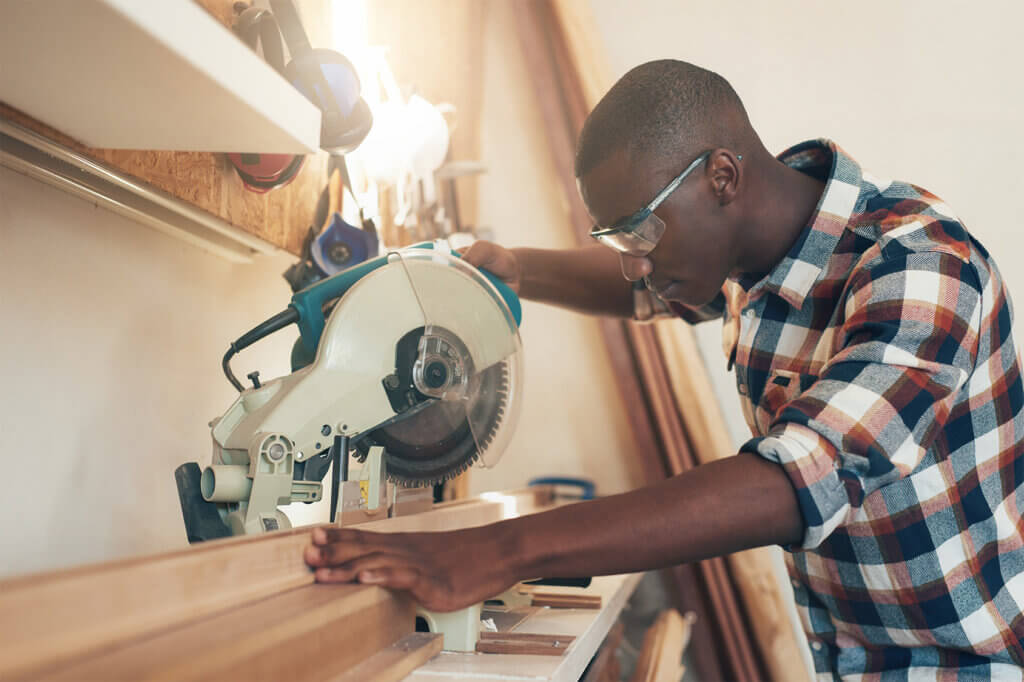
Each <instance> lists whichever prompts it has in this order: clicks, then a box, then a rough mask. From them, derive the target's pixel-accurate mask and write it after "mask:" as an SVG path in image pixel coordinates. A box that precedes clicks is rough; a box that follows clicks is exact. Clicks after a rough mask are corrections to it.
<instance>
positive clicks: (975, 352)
mask: <svg viewBox="0 0 1024 682" xmlns="http://www.w3.org/2000/svg"><path fill="white" fill-rule="evenodd" d="M576 174H577V177H578V178H579V185H580V191H581V193H582V195H583V199H584V201H585V202H586V205H587V207H588V209H589V211H590V213H591V215H592V216H593V218H594V221H595V223H596V227H595V228H594V232H593V235H594V236H595V238H596V239H597V240H599V241H600V242H602V244H601V245H595V246H594V247H591V248H586V249H581V250H573V251H565V252H555V251H541V250H531V249H518V250H506V249H503V248H501V247H499V246H497V245H494V244H488V243H480V244H477V245H474V247H473V248H472V249H470V251H469V252H468V253H467V254H466V259H467V260H468V261H469V262H471V263H473V264H475V265H478V266H481V267H486V268H488V269H490V270H491V271H492V272H494V273H495V274H497V275H499V276H501V277H503V278H504V279H505V280H506V281H508V282H509V283H510V284H511V285H512V286H513V287H514V288H517V289H518V290H519V292H520V294H521V295H522V296H524V297H525V298H528V299H534V300H540V301H546V302H550V303H555V304H559V305H563V306H567V307H570V308H573V309H576V310H582V311H587V312H592V313H597V314H616V315H632V316H634V317H639V318H649V317H652V316H655V315H665V314H676V315H678V316H680V317H683V318H684V319H686V320H688V321H690V322H698V321H702V320H706V319H714V318H722V319H724V333H725V340H726V347H727V348H729V349H730V352H729V358H730V360H729V361H730V364H731V365H732V366H733V368H734V370H735V372H736V382H737V388H738V391H739V393H740V395H741V398H742V400H743V403H744V406H745V417H746V419H747V422H748V424H749V425H750V428H751V431H752V432H753V435H754V437H753V438H752V439H751V440H750V441H748V442H747V443H746V444H744V446H743V447H742V448H741V449H740V453H739V454H737V455H736V456H735V457H730V458H727V459H724V460H720V461H716V462H714V463H712V464H707V465H704V466H700V467H698V468H696V469H694V470H692V471H689V472H687V473H685V474H683V475H681V476H677V477H674V478H672V479H669V480H666V481H664V482H662V483H660V484H657V485H654V486H651V487H648V488H645V489H643V490H639V491H635V492H631V493H627V494H624V495H617V496H614V497H609V498H605V499H601V500H598V501H594V502H587V503H582V504H579V505H574V506H572V507H568V508H563V509H558V510H554V511H550V512H546V513H543V514H538V515H534V516H528V517H524V518H520V519H515V520H511V521H506V522H502V523H499V524H495V525H493V526H488V527H485V528H480V529H470V530H464V531H458V532H455V533H443V534H415V535H402V536H384V535H374V534H370V533H360V532H358V531H355V530H331V531H324V530H318V531H316V533H315V535H314V543H315V544H314V546H313V547H310V548H308V550H307V555H306V558H307V561H308V562H309V563H310V565H311V566H314V567H317V579H318V580H321V581H348V580H360V581H362V582H366V583H377V584H382V585H385V586H388V587H393V588H398V589H405V590H409V591H410V592H412V594H413V595H414V596H415V597H416V598H417V599H418V600H420V601H421V602H422V603H424V604H425V605H426V606H428V607H430V608H434V609H441V610H444V609H454V608H457V607H460V606H463V605H466V604H469V603H472V602H474V601H479V600H481V599H484V598H486V597H489V596H491V595H493V594H495V593H497V592H499V591H500V590H501V589H503V588H505V587H507V586H508V585H510V584H512V583H513V582H515V581H517V580H519V579H523V578H528V577H534V576H538V575H565V576H572V575H598V574H607V573H619V572H627V571H639V570H647V569H653V568H659V567H663V566H666V565H670V564H674V563H679V562H687V561H695V560H698V559H701V558H705V557H709V556H714V555H719V554H725V553H729V552H734V551H738V550H742V549H746V548H749V547H753V546H758V545H766V544H780V545H783V546H784V547H786V548H787V550H788V553H787V564H788V567H789V571H790V575H791V577H792V579H793V585H794V592H795V596H796V601H797V604H798V606H799V609H800V612H801V617H802V620H803V625H804V628H805V631H806V632H807V636H808V639H809V641H810V645H811V651H812V657H813V659H814V663H815V667H816V668H817V670H818V671H819V673H822V674H823V675H824V676H826V677H828V676H830V675H831V676H847V675H849V676H857V675H865V674H866V675H869V676H872V677H874V676H878V675H880V676H881V677H889V676H892V677H893V678H894V679H904V678H906V677H907V676H908V675H910V674H915V675H924V676H925V677H927V678H929V679H931V678H934V677H941V676H945V675H947V674H950V673H952V674H953V675H963V676H968V677H979V678H991V677H1013V678H1017V679H1019V678H1020V677H1021V669H1020V668H1019V666H1024V641H1022V637H1024V617H1022V614H1024V610H1022V605H1024V535H1022V521H1021V514H1020V512H1019V509H1018V506H1019V505H1018V497H1019V495H1021V494H1024V488H1022V484H1024V414H1022V411H1021V410H1022V406H1024V387H1022V383H1021V377H1020V364H1019V360H1018V357H1017V352H1016V349H1015V348H1014V344H1013V340H1012V336H1011V317H1010V304H1009V301H1008V298H1007V295H1006V292H1005V290H1004V288H1003V283H1002V280H1001V278H1000V275H999V273H998V271H997V270H996V267H995V264H994V263H993V261H992V259H991V257H990V256H989V254H988V253H987V252H986V251H985V249H984V248H983V247H982V246H981V245H980V244H979V243H978V242H977V241H976V240H975V239H974V238H973V237H972V236H971V235H970V234H969V233H968V232H967V231H966V230H965V229H964V227H963V225H962V224H961V223H960V222H959V221H958V220H957V219H956V217H955V216H954V215H953V214H952V212H951V211H950V209H949V207H948V206H946V205H945V204H943V203H942V201H941V200H939V199H938V198H937V197H935V196H934V195H932V194H929V193H928V192H926V191H924V190H922V189H920V188H918V187H915V186H913V185H910V184H906V183H902V182H893V181H890V180H884V179H882V178H879V177H876V176H874V175H871V174H869V173H868V172H866V171H864V170H862V169H861V168H860V167H859V166H858V165H857V163H856V162H855V161H853V159H851V158H850V157H849V156H848V155H847V154H846V153H845V152H843V151H842V150H841V149H840V148H839V147H838V146H836V145H835V144H833V143H831V142H829V141H827V140H818V141H812V142H805V143H803V144H800V145H797V146H795V147H793V148H791V149H789V150H787V151H785V152H783V153H782V154H780V155H779V156H778V157H774V156H772V155H771V154H770V153H769V152H768V151H767V150H766V149H765V148H764V146H763V145H762V144H761V141H760V139H759V138H758V136H757V134H756V133H755V132H754V130H753V128H752V127H751V125H750V123H749V121H748V119H747V116H746V113H745V111H744V109H743V105H742V104H741V102H740V100H739V98H738V97H737V96H736V94H735V92H734V91H733V90H732V88H731V87H730V86H729V84H728V83H727V82H726V81H725V80H724V79H722V78H721V77H720V76H718V75H716V74H714V73H711V72H709V71H706V70H704V69H701V68H698V67H695V66H693V65H690V64H686V63H683V62H677V61H671V60H664V61H658V62H651V63H648V64H644V65H642V66H640V67H637V68H636V69H634V70H632V71H630V72H629V73H628V74H626V75H625V76H624V77H623V78H622V79H621V80H620V81H619V82H618V83H617V84H616V85H615V86H614V87H613V88H612V89H611V90H610V91H609V92H608V94H607V95H606V96H605V97H604V98H603V99H602V100H601V102H600V103H599V104H598V105H597V107H596V108H595V109H594V111H593V112H592V113H591V115H590V117H589V118H588V119H587V123H586V125H585V126H584V129H583V131H582V133H581V135H580V140H579V148H578V152H577V163H576ZM620 268H621V274H620V272H619V269H620ZM622 274H624V275H625V278H626V279H627V280H630V281H631V282H634V283H636V282H641V281H642V282H643V284H644V285H646V286H643V287H640V288H636V287H634V286H631V285H630V284H629V283H628V282H623V280H622V278H621V275H622ZM453 546H458V547H459V548H460V550H461V551H460V552H459V553H458V556H456V555H455V553H452V552H450V551H449V548H450V547H453ZM466 555H469V556H473V557H475V560H474V561H473V562H466V561H465V560H464V559H462V558H461V557H464V556H466ZM481 566H489V567H492V569H491V570H488V571H487V572H481V571H480V568H479V567H481Z"/></svg>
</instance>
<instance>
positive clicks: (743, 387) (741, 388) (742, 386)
mask: <svg viewBox="0 0 1024 682" xmlns="http://www.w3.org/2000/svg"><path fill="white" fill-rule="evenodd" d="M736 390H737V391H739V394H740V395H746V394H747V385H746V384H740V385H739V386H738V387H737V389H736Z"/></svg>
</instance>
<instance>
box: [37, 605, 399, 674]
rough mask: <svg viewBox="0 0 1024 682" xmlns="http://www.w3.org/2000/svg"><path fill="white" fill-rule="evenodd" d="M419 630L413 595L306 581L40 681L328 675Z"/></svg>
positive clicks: (340, 670) (65, 669) (101, 655)
mask: <svg viewBox="0 0 1024 682" xmlns="http://www.w3.org/2000/svg"><path fill="white" fill-rule="evenodd" d="M414 627H415V606H414V604H413V602H412V601H411V600H410V599H409V598H408V597H407V596H404V595H401V594H399V593H392V592H388V591H387V590H384V589H382V588H377V587H369V586H363V585H307V586H305V587H300V588H298V589H295V590H289V591H287V592H284V593H283V594H279V595H275V596H273V597H270V598H268V599H262V600H258V601H256V602H253V603H251V604H248V605H246V606H242V607H239V608H235V609H231V610H230V611H227V612H224V613H221V614H219V615H216V616H213V617H210V618H204V619H200V620H198V621H193V622H191V623H189V624H187V625H184V626H182V627H179V628H176V629H173V630H170V631H169V632H164V633H160V634H157V635H155V636H151V637H145V638H140V639H138V640H134V641H132V642H129V643H128V644H127V645H125V646H122V647H119V648H116V649H114V650H113V651H110V652H107V653H103V654H100V655H97V656H93V657H90V658H88V659H87V660H85V661H82V662H78V663H75V664H73V665H70V666H66V667H63V668H61V669H60V670H59V671H57V672H55V673H53V674H50V675H44V676H42V677H41V679H46V680H53V681H54V682H56V681H58V680H60V681H63V682H73V681H77V680H98V679H114V680H151V681H153V682H156V681H158V680H160V681H164V682H177V681H179V680H181V681H185V680H215V679H239V680H250V681H265V682H276V681H277V680H285V679H296V680H322V679H329V678H331V677H334V676H335V675H337V674H340V673H342V672H344V671H346V670H348V669H350V668H352V667H354V666H356V665H358V664H359V663H361V662H363V661H366V660H367V659H369V658H370V657H372V656H373V655H374V654H375V653H376V652H378V651H380V650H381V649H384V648H386V647H387V646H388V645H389V644H391V643H393V642H395V641H397V640H398V639H400V638H401V637H403V636H404V635H405V634H407V633H410V632H412V631H413V629H414ZM30 677H32V678H36V677H38V676H37V675H34V674H33V675H30ZM365 679H372V678H365Z"/></svg>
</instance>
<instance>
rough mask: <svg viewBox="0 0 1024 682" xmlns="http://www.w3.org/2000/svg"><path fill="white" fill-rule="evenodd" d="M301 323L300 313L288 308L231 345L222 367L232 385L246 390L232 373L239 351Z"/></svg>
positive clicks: (261, 323)
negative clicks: (233, 359) (232, 365)
mask: <svg viewBox="0 0 1024 682" xmlns="http://www.w3.org/2000/svg"><path fill="white" fill-rule="evenodd" d="M298 321H299V311H298V310H296V309H295V308H292V307H291V306H288V307H287V308H285V309H284V310H282V311H281V312H279V313H278V314H277V315H274V316H273V317H271V318H270V319H268V320H264V321H263V322H260V323H259V324H258V325H256V326H255V327H253V328H252V329H250V330H249V331H247V332H246V333H244V334H242V335H241V336H239V337H238V338H237V339H235V341H234V342H233V343H232V344H231V345H230V347H229V348H228V351H227V352H226V353H224V359H223V360H222V361H221V367H223V368H224V376H226V377H227V378H228V381H230V382H231V385H232V386H234V387H235V388H236V389H238V392H239V393H241V392H242V391H243V390H245V389H244V387H243V386H242V382H240V381H239V380H238V379H236V378H235V375H234V373H233V372H232V371H231V358H233V357H234V356H235V355H237V354H238V351H240V350H243V349H245V348H248V347H249V346H251V345H252V344H254V343H256V342H257V341H259V340H260V339H262V338H263V337H265V336H269V335H271V334H273V333H274V332H276V331H278V330H281V329H284V328H285V327H287V326H288V325H290V324H293V323H295V322H298Z"/></svg>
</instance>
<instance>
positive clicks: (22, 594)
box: [0, 488, 551, 679]
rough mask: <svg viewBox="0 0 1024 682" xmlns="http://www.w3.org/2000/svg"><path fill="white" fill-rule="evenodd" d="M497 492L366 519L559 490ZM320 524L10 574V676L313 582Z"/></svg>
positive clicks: (5, 584)
mask: <svg viewBox="0 0 1024 682" xmlns="http://www.w3.org/2000/svg"><path fill="white" fill-rule="evenodd" d="M490 497H491V499H489V500H488V499H481V498H474V499H473V500H466V501H461V502H455V503H450V504H447V505H439V508H438V509H436V510H434V511H430V512H425V513H423V514H417V515H414V516H409V517H399V518H395V519H387V520H384V521H379V522H374V523H369V524H365V525H363V526H360V528H365V529H368V530H375V531H381V532H397V531H404V530H450V529H455V528H462V527H468V526H473V525H482V524H484V523H490V522H493V521H496V520H500V519H502V518H507V517H508V516H509V515H510V514H513V513H515V514H527V513H531V512H534V511H537V510H539V509H542V508H543V507H544V506H545V505H547V504H550V502H551V490H549V489H545V488H537V489H534V488H531V489H525V490H522V491H513V492H510V493H508V494H502V495H497V494H492V495H491V496H490ZM310 531H311V528H303V529H296V530H291V531H282V532H278V533H271V534H268V535H262V536H248V537H240V538H229V539H225V540H217V541H214V542H207V543H203V544H201V545H195V546H192V547H188V548H186V549H181V550H177V551H174V552H168V553H164V554H158V555H155V556H150V557H142V558H136V559H127V560H122V561H116V562H110V563H105V564H97V565H93V566H86V567H81V568H75V569H70V570H66V571H58V572H54V573H46V574H41V575H36V576H28V577H23V578H14V579H9V580H5V581H0V679H4V678H6V677H14V676H19V675H24V674H26V672H28V671H31V670H37V669H41V668H46V667H49V666H53V665H56V664H59V663H62V662H65V661H67V660H69V659H72V658H75V657H77V656H82V655H85V654H89V653H92V652H96V651H98V650H101V649H104V648H107V647H111V646H114V645H116V644H118V643H120V642H125V641H128V640H131V639H133V638H136V637H140V636H144V635H146V634H148V633H153V632H155V631H157V630H161V629H166V628H170V627H176V626H179V625H181V624H183V623H185V622H188V621H192V620H196V619H199V618H204V617H208V616H210V615H213V614H215V613H218V612H221V611H224V610H226V609H230V608H234V607H237V606H240V605H242V604H245V603H248V602H251V601H253V600H257V599H262V598H265V597H269V596H272V595H275V594H279V593H281V592H283V591H285V590H289V589H292V588H295V587H299V586H302V585H308V584H310V583H312V582H313V574H312V572H311V571H310V570H309V567H308V566H306V563H305V561H304V560H303V558H302V553H303V549H304V548H305V547H306V546H307V545H309V544H310V539H309V533H310Z"/></svg>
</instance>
